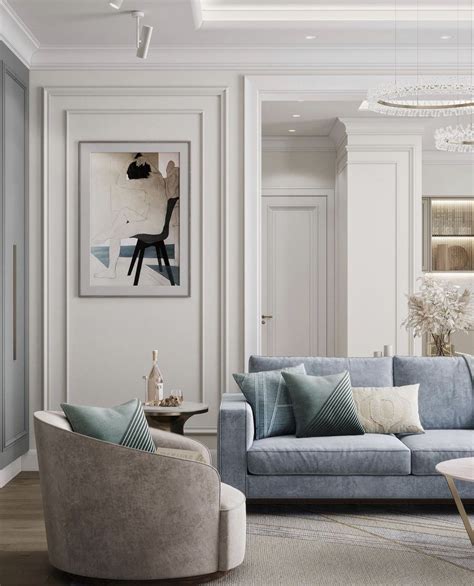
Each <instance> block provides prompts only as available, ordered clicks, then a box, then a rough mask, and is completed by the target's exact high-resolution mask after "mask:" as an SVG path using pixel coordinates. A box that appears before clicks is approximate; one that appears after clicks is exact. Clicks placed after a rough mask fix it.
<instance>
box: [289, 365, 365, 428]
mask: <svg viewBox="0 0 474 586" xmlns="http://www.w3.org/2000/svg"><path fill="white" fill-rule="evenodd" d="M282 376H283V378H284V379H285V382H286V384H287V385H288V390H289V392H290V397H291V402H292V403H293V411H294V413H295V420H296V437H318V436H330V435H363V434H364V428H363V427H362V424H361V423H360V421H359V418H358V416H357V410H356V405H355V402H354V398H353V396H352V388H351V379H350V377H349V373H348V372H347V371H346V372H341V373H340V374H330V375H327V376H310V375H302V374H290V373H288V372H282Z"/></svg>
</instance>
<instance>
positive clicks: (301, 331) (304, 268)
mask: <svg viewBox="0 0 474 586" xmlns="http://www.w3.org/2000/svg"><path fill="white" fill-rule="evenodd" d="M262 220H263V226H262V271H263V275H262V322H261V324H262V325H261V327H262V351H263V353H264V354H265V355H268V356H325V355H326V354H327V296H326V286H327V198H326V197H307V196H305V197H263V198H262Z"/></svg>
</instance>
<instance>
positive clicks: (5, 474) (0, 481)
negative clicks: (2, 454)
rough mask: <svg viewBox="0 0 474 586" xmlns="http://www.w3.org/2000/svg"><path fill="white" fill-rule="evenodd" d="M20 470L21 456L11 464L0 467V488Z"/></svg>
mask: <svg viewBox="0 0 474 586" xmlns="http://www.w3.org/2000/svg"><path fill="white" fill-rule="evenodd" d="M21 470H22V468H21V458H17V459H16V460H14V461H13V462H12V463H11V464H8V465H7V466H5V468H2V469H1V470H0V488H3V487H4V486H6V485H7V484H8V483H9V482H10V480H13V479H14V478H15V476H17V475H18V474H20V472H21Z"/></svg>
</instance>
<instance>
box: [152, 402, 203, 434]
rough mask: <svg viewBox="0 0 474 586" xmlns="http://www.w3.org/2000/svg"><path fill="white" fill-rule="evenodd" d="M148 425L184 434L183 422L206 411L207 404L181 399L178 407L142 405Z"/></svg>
mask: <svg viewBox="0 0 474 586" xmlns="http://www.w3.org/2000/svg"><path fill="white" fill-rule="evenodd" d="M143 410H144V411H145V416H146V418H147V421H148V424H149V425H150V427H156V428H157V429H162V430H164V431H171V432H172V433H179V434H181V435H184V424H185V423H186V421H187V420H188V419H189V418H190V417H192V416H193V415H198V414H199V413H207V412H208V411H209V407H208V405H206V404H205V403H193V402H191V401H183V402H182V403H181V405H180V406H179V407H150V406H148V405H143Z"/></svg>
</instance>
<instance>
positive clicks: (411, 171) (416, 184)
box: [338, 132, 421, 356]
mask: <svg viewBox="0 0 474 586" xmlns="http://www.w3.org/2000/svg"><path fill="white" fill-rule="evenodd" d="M382 134H384V133H383V132H382ZM397 134H398V133H397ZM410 134H412V135H415V134H417V133H416V132H412V133H410ZM345 149H346V152H347V159H346V162H345V164H346V165H348V166H349V167H350V166H352V165H368V164H370V165H377V164H379V165H393V166H394V167H395V173H396V174H397V175H396V176H397V180H396V181H395V185H396V186H397V192H396V201H395V205H396V208H397V206H398V197H397V196H398V184H399V181H398V172H399V166H400V164H401V162H400V161H399V160H398V159H397V158H394V159H393V160H392V159H390V160H388V159H387V160H384V159H380V160H377V159H371V160H370V162H368V161H364V160H363V159H357V158H354V157H353V156H351V154H355V155H357V154H359V153H360V154H364V153H366V152H373V153H389V154H394V153H401V154H407V155H408V176H409V177H413V180H412V181H410V182H409V195H408V206H409V220H408V222H409V230H408V234H404V235H403V237H404V238H407V237H408V259H407V263H408V264H407V266H408V291H405V290H400V289H399V290H398V291H397V296H396V299H395V322H394V332H395V340H396V344H397V345H398V340H399V336H400V334H401V331H400V323H401V319H400V314H401V312H402V310H401V308H400V306H401V303H402V301H401V300H403V301H404V302H405V296H406V294H407V293H408V294H410V293H413V292H414V290H415V284H416V279H417V278H418V277H419V276H420V275H421V234H415V220H416V218H417V217H418V211H419V210H418V208H419V206H418V202H419V203H420V210H421V177H419V176H418V174H417V173H416V169H417V165H416V164H415V161H416V157H417V156H420V155H421V149H420V152H418V149H417V148H416V147H415V146H414V145H412V144H396V145H393V144H392V145H385V144H380V143H374V144H369V143H366V144H361V145H348V146H346V147H345ZM338 172H340V171H338ZM349 197H350V196H349ZM420 226H421V223H420ZM400 238H401V234H400V233H399V232H397V233H396V241H397V243H398V242H399V239H400ZM418 241H419V242H418ZM418 261H419V262H418ZM417 264H418V265H419V269H420V270H419V271H418V270H417ZM397 273H398V246H397V267H396V278H395V282H396V283H397V286H398V283H399V279H398V276H397ZM406 336H407V339H408V354H409V355H410V356H412V355H415V354H416V353H417V352H418V351H419V349H420V346H419V342H418V341H415V339H414V338H413V336H412V335H411V333H409V332H407V333H406Z"/></svg>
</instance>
